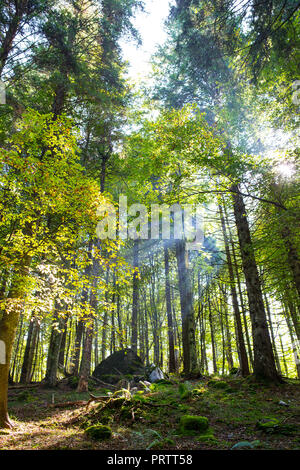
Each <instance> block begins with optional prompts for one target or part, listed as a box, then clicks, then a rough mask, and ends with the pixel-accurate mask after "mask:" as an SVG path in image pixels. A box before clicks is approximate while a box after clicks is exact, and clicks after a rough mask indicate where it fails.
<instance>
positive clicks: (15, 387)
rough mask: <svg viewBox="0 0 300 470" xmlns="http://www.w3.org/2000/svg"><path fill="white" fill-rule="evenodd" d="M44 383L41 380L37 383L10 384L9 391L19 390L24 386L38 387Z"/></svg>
mask: <svg viewBox="0 0 300 470" xmlns="http://www.w3.org/2000/svg"><path fill="white" fill-rule="evenodd" d="M41 385H42V384H41V383H40V382H39V383H37V384H18V385H10V386H9V387H8V391H9V390H19V389H22V388H36V387H40V386H41Z"/></svg>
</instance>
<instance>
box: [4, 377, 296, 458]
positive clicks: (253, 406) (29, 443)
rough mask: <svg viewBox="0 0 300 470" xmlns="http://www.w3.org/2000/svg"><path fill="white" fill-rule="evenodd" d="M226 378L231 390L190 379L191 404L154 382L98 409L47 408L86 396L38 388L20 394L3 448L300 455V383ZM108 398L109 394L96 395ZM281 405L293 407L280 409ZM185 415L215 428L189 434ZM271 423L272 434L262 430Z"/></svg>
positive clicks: (176, 391) (14, 401)
mask: <svg viewBox="0 0 300 470" xmlns="http://www.w3.org/2000/svg"><path fill="white" fill-rule="evenodd" d="M221 380H222V381H223V382H226V385H227V386H226V387H225V386H224V385H222V387H221V388H218V387H215V386H211V384H210V385H208V382H209V379H203V380H197V381H190V383H189V385H190V389H191V393H190V394H189V395H188V396H187V397H185V398H180V392H179V384H178V383H173V384H172V383H160V384H155V385H152V386H151V392H149V393H142V392H139V393H138V394H136V395H134V396H133V397H132V399H128V397H127V398H122V397H119V398H116V399H113V400H111V401H110V402H109V403H107V400H106V401H103V403H100V404H99V402H98V403H94V404H91V405H90V407H89V408H88V409H86V407H85V406H79V407H78V406H77V407H70V408H66V409H64V408H52V407H49V406H48V404H50V403H51V402H52V399H53V394H54V400H55V403H58V402H64V401H75V400H87V399H88V398H89V394H87V393H86V394H78V393H77V392H76V391H74V390H73V391H66V390H65V391H63V390H58V389H55V390H45V389H42V388H38V389H36V388H34V389H30V390H29V393H27V394H22V391H19V392H17V391H16V390H14V391H13V392H12V394H11V397H10V400H9V406H10V415H11V417H12V419H13V420H14V422H15V428H14V430H13V431H12V432H9V433H1V434H0V448H1V449H115V450H117V449H119V450H122V449H146V448H148V449H177V450H180V449H222V450H223V449H231V448H232V447H233V446H234V445H235V444H237V443H238V442H241V441H248V442H254V441H259V443H258V444H257V443H256V445H255V448H259V449H298V450H299V449H300V431H299V421H300V407H299V404H300V385H299V381H292V380H290V381H288V382H287V383H285V384H282V385H279V386H266V385H261V384H258V383H255V382H252V381H249V380H246V379H242V378H222V379H221ZM104 392H107V390H103V389H102V390H97V391H96V392H95V391H94V392H93V393H94V394H95V395H100V394H103V393H104ZM280 400H282V401H284V402H285V403H287V404H288V405H289V406H288V407H286V406H282V405H279V401H280ZM103 406H104V408H103ZM184 415H192V416H205V417H207V418H208V422H209V430H208V431H207V432H206V433H203V434H202V435H201V434H199V435H195V436H183V435H182V434H181V433H180V430H179V424H180V419H181V418H182V417H183V416H184ZM272 419H273V422H274V423H275V425H276V426H275V429H274V432H273V431H270V429H269V427H268V426H267V429H268V431H266V429H263V428H262V427H261V426H259V424H258V423H264V422H268V420H272ZM95 424H103V425H108V426H110V427H111V429H112V431H113V434H112V437H111V438H110V439H107V440H105V441H99V442H98V441H95V440H93V439H90V438H89V437H88V436H87V435H86V433H85V430H86V428H87V427H89V426H92V425H95ZM278 424H279V427H278V426H277V425H278Z"/></svg>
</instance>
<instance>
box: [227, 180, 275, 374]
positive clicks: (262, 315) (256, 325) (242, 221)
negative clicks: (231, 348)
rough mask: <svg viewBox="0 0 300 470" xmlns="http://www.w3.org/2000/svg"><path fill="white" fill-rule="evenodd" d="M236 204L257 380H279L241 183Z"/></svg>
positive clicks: (234, 194)
mask: <svg viewBox="0 0 300 470" xmlns="http://www.w3.org/2000/svg"><path fill="white" fill-rule="evenodd" d="M232 189H233V207H234V216H235V222H236V227H237V232H238V238H239V244H240V249H241V257H242V263H243V271H244V276H245V280H246V286H247V295H248V300H249V310H250V317H251V323H252V336H253V348H254V367H253V368H254V375H255V376H256V378H257V379H263V380H270V381H273V382H280V381H281V379H280V377H279V375H278V373H277V370H276V364H275V359H274V354H273V349H272V344H271V340H270V335H269V331H268V325H267V319H266V312H265V307H264V302H263V296H262V289H261V282H260V279H259V275H258V270H257V265H256V260H255V256H254V250H253V244H252V239H251V235H250V229H249V223H248V219H247V214H246V208H245V204H244V201H243V197H242V195H241V194H240V193H239V186H238V185H233V187H232Z"/></svg>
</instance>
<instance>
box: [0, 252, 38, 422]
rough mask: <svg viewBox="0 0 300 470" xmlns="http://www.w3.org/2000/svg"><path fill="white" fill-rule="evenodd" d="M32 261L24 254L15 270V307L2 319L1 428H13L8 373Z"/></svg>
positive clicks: (12, 290)
mask: <svg viewBox="0 0 300 470" xmlns="http://www.w3.org/2000/svg"><path fill="white" fill-rule="evenodd" d="M30 263H31V257H30V256H28V255H27V256H24V258H23V260H22V263H21V264H20V266H19V267H18V269H16V270H15V273H14V277H13V280H12V284H11V287H10V292H9V294H8V297H7V303H8V302H11V303H13V302H16V305H15V306H13V308H9V306H8V308H5V309H4V311H3V315H2V318H1V321H0V341H2V342H3V343H4V345H5V355H6V358H5V364H1V363H0V428H12V426H13V425H12V422H11V421H10V419H9V416H8V407H7V390H8V375H9V366H10V359H11V353H12V347H13V343H14V339H15V335H16V330H17V327H18V321H19V317H20V314H21V312H22V310H23V299H24V293H25V289H26V279H27V277H28V273H29V266H30Z"/></svg>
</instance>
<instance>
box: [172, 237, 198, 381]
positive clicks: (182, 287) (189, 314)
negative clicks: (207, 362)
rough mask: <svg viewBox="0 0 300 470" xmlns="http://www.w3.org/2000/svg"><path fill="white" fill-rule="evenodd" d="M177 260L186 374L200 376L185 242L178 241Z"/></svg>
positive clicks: (184, 369)
mask: <svg viewBox="0 0 300 470" xmlns="http://www.w3.org/2000/svg"><path fill="white" fill-rule="evenodd" d="M176 258H177V268H178V284H179V293H180V307H181V319H182V346H183V371H184V374H185V375H187V376H189V375H194V374H198V373H199V370H198V365H197V355H196V344H195V321H194V309H193V297H192V289H191V282H190V273H189V269H188V258H187V252H186V246H185V241H184V240H176Z"/></svg>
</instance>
